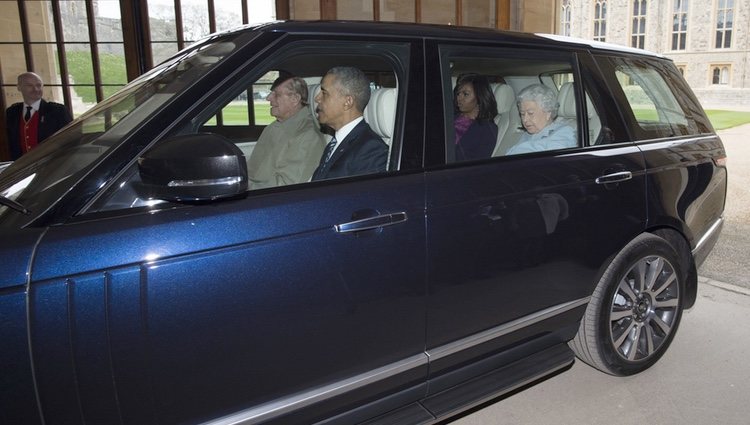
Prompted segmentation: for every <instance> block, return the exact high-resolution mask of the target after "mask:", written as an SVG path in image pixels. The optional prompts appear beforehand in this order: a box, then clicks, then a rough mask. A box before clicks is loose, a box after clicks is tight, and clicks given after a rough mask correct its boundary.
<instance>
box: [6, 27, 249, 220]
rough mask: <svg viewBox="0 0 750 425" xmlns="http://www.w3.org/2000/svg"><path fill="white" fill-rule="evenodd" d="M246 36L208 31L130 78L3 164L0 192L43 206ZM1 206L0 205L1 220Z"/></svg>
mask: <svg viewBox="0 0 750 425" xmlns="http://www.w3.org/2000/svg"><path fill="white" fill-rule="evenodd" d="M247 39H248V36H247V35H242V34H230V35H224V36H212V37H209V38H207V39H206V40H204V41H201V42H199V43H196V44H195V45H193V46H191V47H189V48H187V49H185V50H183V51H181V52H179V53H178V54H176V55H175V56H174V57H172V58H171V59H168V60H167V61H165V62H164V63H162V64H161V65H159V66H158V67H156V68H154V69H153V70H151V71H149V72H148V73H146V74H144V75H142V76H141V77H139V78H138V79H136V80H134V81H132V82H131V83H129V84H128V85H127V86H125V87H124V88H123V89H122V90H120V91H118V92H117V93H115V94H114V95H112V96H111V97H110V98H108V99H107V100H105V101H103V102H101V103H99V104H97V105H96V106H95V107H93V108H92V109H90V110H89V111H87V112H86V113H85V114H83V115H82V116H80V117H79V118H77V119H76V120H74V121H73V122H72V123H71V124H70V125H68V126H67V127H65V128H64V129H62V130H61V131H60V132H58V133H56V134H55V135H53V136H52V137H51V138H49V139H48V140H47V141H45V143H44V144H42V145H40V146H39V148H38V149H34V150H33V151H32V152H29V154H28V155H24V156H23V157H21V158H20V159H19V160H18V161H16V162H14V163H13V164H12V165H11V166H10V167H8V169H7V170H5V171H4V172H3V174H2V177H0V194H2V196H5V197H9V198H11V199H15V200H16V201H17V202H20V203H21V204H22V205H24V206H25V207H26V208H28V209H30V210H31V211H34V212H37V211H41V210H44V208H46V205H48V204H49V203H50V202H54V201H56V200H58V199H59V198H60V197H61V196H62V194H63V193H65V192H66V191H68V190H69V189H70V186H71V184H73V183H74V182H76V181H78V179H80V177H81V176H82V175H84V174H85V173H86V172H87V171H88V170H89V169H90V167H91V166H93V165H94V164H96V163H97V162H98V161H100V160H101V159H102V158H103V157H105V156H106V155H108V154H109V153H111V152H112V151H113V150H115V149H116V148H118V147H119V146H120V145H121V144H122V143H123V141H124V140H126V138H127V137H128V135H130V134H131V133H132V132H133V131H135V130H136V129H138V128H139V127H140V126H141V125H142V124H143V122H144V121H146V120H148V119H149V118H150V117H151V116H153V115H154V114H155V113H157V112H158V111H159V110H162V109H163V108H164V107H165V105H167V104H168V103H169V102H171V101H173V100H174V99H175V98H176V97H178V96H179V94H180V93H181V92H182V91H183V90H185V89H186V87H189V86H190V84H191V83H192V82H193V81H196V80H197V79H199V78H201V77H202V76H203V75H205V74H207V73H209V72H210V71H211V70H212V69H214V68H215V67H216V66H218V65H219V64H221V63H222V61H223V60H224V59H225V58H226V57H228V56H230V55H231V54H233V53H234V52H235V51H236V50H237V49H238V48H239V47H240V46H242V45H244V44H245V43H246V42H247ZM6 211H7V208H5V207H0V222H2V219H3V216H4V215H5V212H6Z"/></svg>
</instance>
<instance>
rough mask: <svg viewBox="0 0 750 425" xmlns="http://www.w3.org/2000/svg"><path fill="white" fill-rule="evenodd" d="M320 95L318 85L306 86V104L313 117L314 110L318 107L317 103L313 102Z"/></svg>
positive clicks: (314, 115)
mask: <svg viewBox="0 0 750 425" xmlns="http://www.w3.org/2000/svg"><path fill="white" fill-rule="evenodd" d="M318 93H320V83H312V84H307V104H308V106H309V107H310V112H312V114H313V117H317V115H316V114H315V108H317V107H318V102H316V101H315V96H317V95H318Z"/></svg>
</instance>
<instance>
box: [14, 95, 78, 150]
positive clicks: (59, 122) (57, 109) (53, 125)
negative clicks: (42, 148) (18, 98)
mask: <svg viewBox="0 0 750 425" xmlns="http://www.w3.org/2000/svg"><path fill="white" fill-rule="evenodd" d="M37 113H38V114H39V129H38V132H37V136H38V138H39V143H42V142H43V141H44V140H45V139H46V138H48V137H49V136H51V135H52V134H54V133H55V132H56V131H57V130H59V129H61V128H63V127H65V125H66V124H68V123H69V122H70V121H72V120H73V118H72V117H71V116H70V112H68V108H66V107H65V106H64V105H61V104H59V103H55V102H46V101H45V100H44V99H42V102H41V103H40V104H39V111H38V112H37ZM23 114H24V111H23V102H19V103H14V104H13V105H11V106H10V108H8V109H7V110H6V111H5V126H6V133H7V135H8V148H9V151H10V159H11V160H13V161H15V160H17V159H18V158H20V157H21V140H20V134H18V125H19V123H20V122H21V117H22V116H23Z"/></svg>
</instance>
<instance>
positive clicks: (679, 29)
mask: <svg viewBox="0 0 750 425" xmlns="http://www.w3.org/2000/svg"><path fill="white" fill-rule="evenodd" d="M687 25H688V0H674V7H673V9H672V50H685V47H686V45H687V42H686V40H687Z"/></svg>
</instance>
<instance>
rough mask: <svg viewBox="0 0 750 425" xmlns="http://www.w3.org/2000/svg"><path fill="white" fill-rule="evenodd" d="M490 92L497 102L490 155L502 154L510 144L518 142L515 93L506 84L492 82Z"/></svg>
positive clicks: (518, 122)
mask: <svg viewBox="0 0 750 425" xmlns="http://www.w3.org/2000/svg"><path fill="white" fill-rule="evenodd" d="M492 93H493V94H494V95H495V101H496V102H497V116H496V117H495V124H497V142H496V143H495V149H494V150H493V151H492V156H500V155H504V154H505V152H507V151H508V149H510V147H511V146H513V145H515V144H516V142H518V139H519V138H520V137H521V134H522V133H521V130H519V128H520V126H521V118H520V116H519V115H518V105H517V104H516V94H515V92H514V91H513V88H512V87H511V86H509V85H507V84H502V83H500V84H493V85H492Z"/></svg>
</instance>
